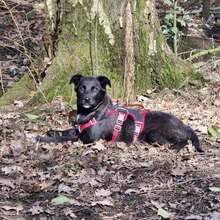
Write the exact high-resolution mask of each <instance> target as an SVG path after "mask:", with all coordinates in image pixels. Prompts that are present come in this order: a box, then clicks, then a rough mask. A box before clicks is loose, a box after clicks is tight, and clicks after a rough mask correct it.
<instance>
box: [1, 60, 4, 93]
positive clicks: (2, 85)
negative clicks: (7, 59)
mask: <svg viewBox="0 0 220 220" xmlns="http://www.w3.org/2000/svg"><path fill="white" fill-rule="evenodd" d="M0 64H1V63H0ZM0 80H1V87H2V92H3V94H4V93H5V88H4V84H3V77H2V69H1V65H0Z"/></svg>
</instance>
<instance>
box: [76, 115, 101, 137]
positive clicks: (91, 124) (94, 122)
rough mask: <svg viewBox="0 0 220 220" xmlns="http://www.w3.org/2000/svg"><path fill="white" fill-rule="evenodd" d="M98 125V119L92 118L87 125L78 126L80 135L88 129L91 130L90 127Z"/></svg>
mask: <svg viewBox="0 0 220 220" xmlns="http://www.w3.org/2000/svg"><path fill="white" fill-rule="evenodd" d="M96 123H97V121H96V119H95V118H92V119H90V120H89V121H88V122H86V123H85V124H80V125H77V128H78V131H79V133H82V132H83V131H84V130H85V129H86V128H89V127H91V126H93V125H94V124H96Z"/></svg>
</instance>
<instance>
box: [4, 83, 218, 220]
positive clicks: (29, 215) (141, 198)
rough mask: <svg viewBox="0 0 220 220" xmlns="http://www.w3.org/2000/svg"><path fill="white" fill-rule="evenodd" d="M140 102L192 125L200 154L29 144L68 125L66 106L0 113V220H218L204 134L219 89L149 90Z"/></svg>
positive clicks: (214, 167) (214, 115)
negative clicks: (45, 133)
mask: <svg viewBox="0 0 220 220" xmlns="http://www.w3.org/2000/svg"><path fill="white" fill-rule="evenodd" d="M138 101H139V102H140V103H142V104H143V105H144V106H145V107H147V108H150V109H158V110H162V111H166V112H171V113H173V114H175V115H177V116H178V117H179V118H181V119H182V120H183V121H184V122H185V123H187V124H189V125H190V126H192V127H193V128H194V129H195V130H196V132H197V134H198V135H199V138H200V140H201V144H202V146H203V147H204V149H205V154H198V153H196V152H194V150H193V148H192V146H191V145H190V143H189V145H188V146H187V147H185V148H184V149H183V150H182V151H180V152H179V153H178V154H176V153H174V152H172V151H170V150H169V148H168V146H151V145H148V144H134V145H130V146H127V145H125V144H123V143H117V144H114V145H113V144H111V143H106V142H104V141H99V142H97V143H94V144H90V145H83V144H82V143H80V142H76V143H70V142H67V143H64V144H58V145H55V144H39V143H34V142H33V137H34V136H36V135H38V134H43V133H44V132H45V131H47V130H48V129H50V128H54V129H55V128H58V129H66V128H68V127H70V125H69V123H68V111H67V110H65V109H64V110H63V103H62V102H61V101H60V99H57V100H56V101H54V102H53V103H52V104H51V106H41V107H38V110H36V111H37V112H38V113H35V115H34V114H33V113H32V114H29V115H27V114H26V115H25V114H24V113H18V109H16V108H14V107H13V106H10V108H8V109H4V110H2V111H1V113H0V124H1V127H0V133H1V136H0V146H1V148H0V164H1V165H0V219H10V220H11V219H16V220H17V219H42V220H45V219H89V220H93V219H94V220H95V219H104V220H110V219H132V220H133V219H147V220H153V219H154V220H156V219H162V217H161V216H160V215H162V216H164V217H167V218H168V215H170V216H169V219H177V220H185V219H188V220H189V219H191V220H192V219H194V220H200V219H205V220H211V219H216V220H217V219H220V211H219V210H220V193H219V192H213V191H211V190H210V187H218V186H220V149H219V142H218V140H217V141H216V140H214V138H212V137H211V136H209V135H208V134H207V128H208V127H210V126H216V127H218V128H220V121H219V117H220V111H219V106H220V89H219V87H217V86H214V85H207V87H205V88H202V89H200V90H195V89H188V90H185V91H170V90H166V89H165V90H163V91H149V92H148V94H146V95H143V96H139V97H138ZM13 108H14V109H13ZM37 115H38V116H39V117H37ZM27 116H28V117H27ZM211 189H212V188H211ZM214 189H217V190H216V191H218V188H214ZM165 210H166V211H167V212H166V211H165Z"/></svg>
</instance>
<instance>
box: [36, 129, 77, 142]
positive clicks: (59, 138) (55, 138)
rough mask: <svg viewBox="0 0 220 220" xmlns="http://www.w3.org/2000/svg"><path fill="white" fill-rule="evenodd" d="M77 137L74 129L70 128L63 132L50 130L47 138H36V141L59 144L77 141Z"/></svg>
mask: <svg viewBox="0 0 220 220" xmlns="http://www.w3.org/2000/svg"><path fill="white" fill-rule="evenodd" d="M78 137H79V134H78V131H77V129H76V128H71V129H68V130H64V131H57V130H50V131H48V132H47V136H37V137H36V141H38V142H46V143H61V142H64V141H77V140H78Z"/></svg>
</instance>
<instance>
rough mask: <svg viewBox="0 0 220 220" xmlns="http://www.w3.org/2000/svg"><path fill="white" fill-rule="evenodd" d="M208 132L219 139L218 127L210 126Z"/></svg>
mask: <svg viewBox="0 0 220 220" xmlns="http://www.w3.org/2000/svg"><path fill="white" fill-rule="evenodd" d="M208 134H209V135H211V136H212V137H214V138H215V139H218V138H219V137H220V131H219V130H218V128H216V127H209V128H208Z"/></svg>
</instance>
